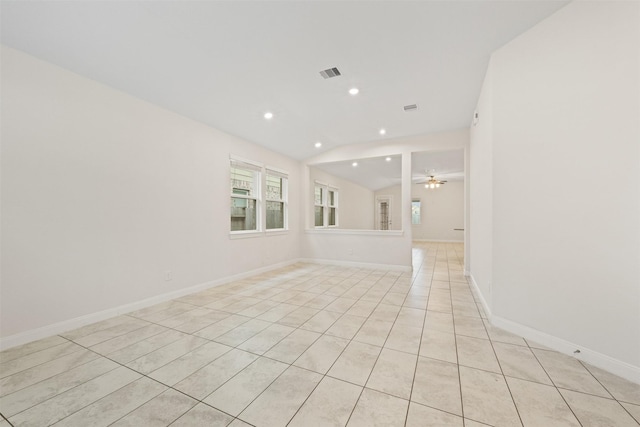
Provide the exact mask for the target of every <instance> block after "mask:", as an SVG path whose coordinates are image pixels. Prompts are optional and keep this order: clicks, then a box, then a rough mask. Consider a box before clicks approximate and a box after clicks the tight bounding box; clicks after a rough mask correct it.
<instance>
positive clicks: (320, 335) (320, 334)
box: [201, 282, 386, 422]
mask: <svg viewBox="0 0 640 427" xmlns="http://www.w3.org/2000/svg"><path fill="white" fill-rule="evenodd" d="M376 283H377V282H376ZM354 286H355V284H354ZM352 287H353V286H352ZM345 292H347V291H345ZM385 295H386V294H385ZM354 304H355V303H354ZM378 305H379V304H378ZM376 307H377V305H376ZM374 310H375V309H374ZM345 314H347V313H346V311H345V312H344V313H342V315H345ZM372 314H373V311H372ZM341 317H342V316H340V318H341ZM340 318H338V319H336V320H335V321H334V322H333V323H332V324H331V326H332V325H333V324H335V322H337V321H338V320H339V319H340ZM367 319H368V318H367ZM365 322H366V321H365ZM272 324H276V322H272ZM363 325H364V323H363ZM331 326H329V327H328V328H327V329H326V330H328V329H329V328H331ZM361 327H362V326H361ZM298 329H300V330H305V331H306V329H302V328H301V327H296V328H294V330H293V331H291V333H289V335H291V334H293V333H294V332H295V331H296V330H298ZM326 330H325V332H326ZM358 330H360V329H358ZM311 332H315V333H318V334H319V336H318V337H317V338H316V339H315V340H314V341H313V342H312V343H311V344H310V345H309V346H308V347H307V350H308V349H309V348H311V347H312V346H313V344H315V343H316V342H317V341H318V340H319V339H320V338H322V336H323V335H324V334H325V333H324V332H323V333H319V332H317V331H311ZM356 333H357V332H356ZM289 335H287V337H288V336H289ZM354 336H355V335H354ZM285 338H286V337H285ZM285 338H282V340H284V339H285ZM248 339H251V338H248ZM248 339H247V340H248ZM282 340H280V341H282ZM280 341H279V342H280ZM351 341H352V340H349V343H351ZM244 342H245V341H243V342H242V343H240V344H238V345H242V344H243V343H244ZM279 342H278V343H279ZM276 345H277V343H276V344H274V345H273V346H271V347H270V348H269V350H270V349H272V348H273V347H275V346H276ZM348 345H349V344H347V346H348ZM347 346H345V348H344V349H343V350H342V352H341V353H340V355H342V353H343V352H344V350H345V349H346V347H347ZM234 348H236V347H234ZM269 350H267V351H266V352H265V354H266V353H267V352H268V351H269ZM242 351H246V350H242ZM305 352H306V350H305V351H304V352H302V353H301V354H300V355H299V356H298V357H297V358H296V359H295V360H294V361H293V362H292V363H286V362H282V361H279V360H277V359H271V358H269V357H267V356H263V355H258V356H262V357H265V358H268V359H270V360H275V361H278V362H280V363H285V364H287V365H289V367H292V366H295V367H296V368H300V369H304V370H308V371H310V372H313V373H315V374H318V372H315V371H313V370H311V369H307V368H303V367H300V366H297V365H294V363H295V362H296V361H297V360H298V359H299V358H300V357H302V355H303V354H304V353H305ZM249 353H251V352H249ZM252 354H254V353H252ZM340 355H339V356H338V358H340ZM256 360H257V359H256ZM337 360H338V359H336V361H337ZM252 363H253V362H252ZM334 363H335V361H334ZM331 366H333V364H332V365H331ZM245 369H246V367H245ZM287 369H288V368H287ZM287 369H285V370H284V371H282V372H281V373H280V374H279V375H278V376H277V377H276V378H275V379H274V380H273V381H272V382H271V383H269V385H268V386H267V387H266V388H264V389H263V390H262V391H261V392H260V393H259V394H258V395H257V396H256V397H255V398H254V399H253V400H252V401H251V402H250V403H249V404H248V405H247V406H245V408H244V409H243V411H244V410H245V409H246V408H248V407H249V406H251V404H252V403H253V402H254V401H255V400H256V399H258V397H260V396H261V395H262V394H263V393H264V392H265V391H266V390H267V389H268V388H269V387H270V386H271V385H272V384H273V383H274V382H275V381H276V380H277V379H278V378H279V377H280V376H281V375H282V374H283V373H284V372H285V371H286V370H287ZM242 370H244V369H242ZM242 370H240V371H238V372H237V373H236V374H235V375H238V374H239V373H240V372H242ZM329 370H331V367H330V368H329ZM327 372H328V371H327ZM235 375H234V377H235ZM325 376H326V374H324V375H323V376H322V378H324V377H325ZM230 380H231V378H229V380H227V381H225V383H223V384H221V385H220V386H219V387H218V388H220V387H222V386H223V385H224V384H226V382H228V381H230ZM321 381H322V379H321V380H320V381H319V382H318V384H316V386H315V387H314V389H313V390H312V391H311V393H310V394H309V395H308V396H307V398H306V399H305V401H304V402H303V403H302V405H300V406H299V407H298V409H297V410H296V413H295V414H297V412H298V411H299V410H300V408H302V406H303V405H304V403H305V402H306V401H307V399H308V398H309V396H311V394H312V393H313V391H315V389H316V388H317V386H318V385H319V384H320V382H321ZM218 388H216V390H217V389H218ZM216 390H213V391H212V392H211V393H209V394H208V395H207V396H206V397H204V398H203V400H204V399H206V398H207V397H208V396H210V395H211V394H212V393H214V392H215V391H216ZM203 400H202V401H201V403H203V404H205V405H208V406H210V407H212V408H214V409H216V410H220V409H219V408H216V407H214V406H212V405H209V404H208V403H206V402H204V401H203ZM356 405H357V402H356ZM354 408H355V406H354ZM295 414H294V415H293V416H292V417H291V419H290V420H289V422H291V420H292V419H293V418H294V417H295ZM239 415H241V413H240V414H239ZM239 419H240V420H242V419H241V418H239ZM242 421H243V422H244V420H242Z"/></svg>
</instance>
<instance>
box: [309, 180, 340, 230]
mask: <svg viewBox="0 0 640 427" xmlns="http://www.w3.org/2000/svg"><path fill="white" fill-rule="evenodd" d="M318 188H319V189H320V192H321V193H320V194H321V201H320V203H317V202H316V189H318ZM330 193H333V204H331V203H330V201H331V197H330ZM339 203H340V189H339V188H338V187H334V186H332V185H329V184H327V183H325V182H320V181H315V182H314V186H313V226H314V228H337V227H338V225H339V222H338V221H339V215H338V213H339ZM316 208H321V209H322V225H316ZM331 209H334V210H335V215H334V216H335V224H329V218H330V216H331Z"/></svg>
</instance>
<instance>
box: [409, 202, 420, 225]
mask: <svg viewBox="0 0 640 427" xmlns="http://www.w3.org/2000/svg"><path fill="white" fill-rule="evenodd" d="M420 205H421V203H420V200H414V201H412V202H411V224H413V225H419V224H420V214H421V212H420Z"/></svg>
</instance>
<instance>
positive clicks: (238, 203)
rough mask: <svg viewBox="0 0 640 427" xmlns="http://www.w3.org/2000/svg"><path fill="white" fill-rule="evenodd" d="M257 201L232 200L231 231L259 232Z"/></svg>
mask: <svg viewBox="0 0 640 427" xmlns="http://www.w3.org/2000/svg"><path fill="white" fill-rule="evenodd" d="M256 218H257V217H256V201H255V200H253V199H242V198H237V197H232V198H231V231H244V230H257V227H256V225H257V221H256Z"/></svg>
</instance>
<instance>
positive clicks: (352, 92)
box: [349, 87, 360, 95]
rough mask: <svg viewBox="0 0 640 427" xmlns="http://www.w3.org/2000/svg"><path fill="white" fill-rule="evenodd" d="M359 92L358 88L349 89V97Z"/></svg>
mask: <svg viewBox="0 0 640 427" xmlns="http://www.w3.org/2000/svg"><path fill="white" fill-rule="evenodd" d="M358 92H360V89H358V88H357V87H352V88H351V89H349V95H357V94H358Z"/></svg>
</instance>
